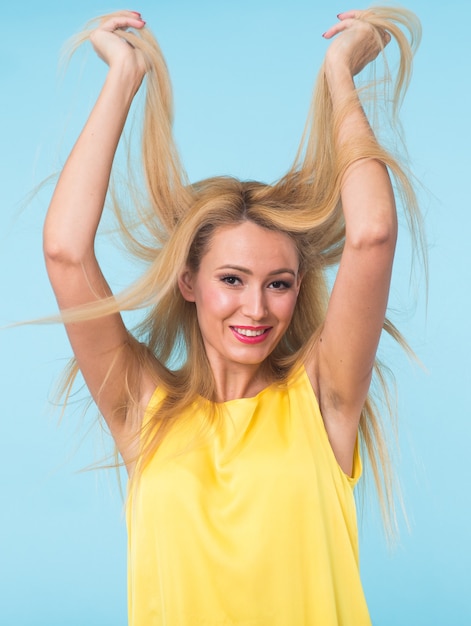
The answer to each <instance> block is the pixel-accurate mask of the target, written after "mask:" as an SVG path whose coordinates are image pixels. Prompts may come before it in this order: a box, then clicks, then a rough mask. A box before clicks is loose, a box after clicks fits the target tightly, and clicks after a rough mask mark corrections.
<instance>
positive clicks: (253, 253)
mask: <svg viewBox="0 0 471 626" xmlns="http://www.w3.org/2000/svg"><path fill="white" fill-rule="evenodd" d="M205 260H206V262H207V263H208V262H209V263H211V264H212V263H216V264H220V265H223V264H237V265H244V267H250V268H253V267H255V268H257V267H260V268H261V269H263V268H267V269H273V268H272V266H274V265H275V266H277V267H284V266H289V267H292V268H293V269H297V267H298V265H299V260H298V253H297V250H296V245H295V243H294V241H293V240H292V239H291V238H290V237H289V236H288V235H287V234H285V233H283V232H280V231H276V230H269V229H267V228H262V227H261V226H258V225H257V224H254V223H253V222H248V221H247V222H243V223H242V224H237V225H234V226H223V227H220V228H217V229H216V230H215V232H214V234H213V236H212V238H211V243H210V246H209V249H208V250H207V252H206V254H205V255H204V257H203V259H202V261H203V262H204V261H205ZM242 261H243V263H242Z"/></svg>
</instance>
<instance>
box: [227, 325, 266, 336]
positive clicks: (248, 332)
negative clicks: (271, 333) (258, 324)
mask: <svg viewBox="0 0 471 626" xmlns="http://www.w3.org/2000/svg"><path fill="white" fill-rule="evenodd" d="M234 330H235V331H236V332H238V333H239V335H244V336H245V337H260V335H263V333H264V332H265V330H250V329H248V328H237V327H235V328H234Z"/></svg>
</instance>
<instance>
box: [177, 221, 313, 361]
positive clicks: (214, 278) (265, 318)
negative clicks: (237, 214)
mask: <svg viewBox="0 0 471 626" xmlns="http://www.w3.org/2000/svg"><path fill="white" fill-rule="evenodd" d="M300 283H301V279H300V276H299V260H298V254H297V250H296V247H295V245H294V243H293V241H292V240H291V239H290V238H289V237H288V235H285V234H284V233H280V232H276V231H270V230H267V229H265V228H261V227H260V226H258V225H256V224H254V223H253V222H243V223H242V224H238V225H236V226H227V227H221V228H219V229H217V230H216V231H215V233H214V235H213V237H212V239H211V242H210V246H209V249H208V250H207V251H206V253H205V254H204V256H203V258H202V259H201V263H200V267H199V270H198V271H197V272H194V273H192V272H191V271H189V270H187V271H185V272H184V273H183V274H182V276H181V277H180V289H181V292H182V295H183V297H184V298H185V299H186V300H188V301H190V302H194V303H195V305H196V310H197V315H198V322H199V325H200V329H201V333H202V336H203V340H204V344H205V347H206V352H207V355H208V358H209V361H210V363H211V364H212V366H213V367H214V366H216V365H221V366H223V365H226V366H229V365H230V364H239V365H257V364H260V363H261V362H262V361H264V360H265V359H266V357H267V356H268V355H269V354H270V353H271V352H272V351H273V349H274V348H275V346H276V345H277V343H278V342H279V340H280V339H281V337H282V335H283V334H284V332H285V331H286V329H287V328H288V326H289V323H290V321H291V318H292V315H293V311H294V307H295V305H296V299H297V297H298V293H299V287H300Z"/></svg>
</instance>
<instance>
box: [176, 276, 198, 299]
mask: <svg viewBox="0 0 471 626" xmlns="http://www.w3.org/2000/svg"><path fill="white" fill-rule="evenodd" d="M178 288H179V289H180V293H181V294H182V296H183V298H184V299H185V300H186V301H187V302H194V301H195V294H194V291H193V273H192V272H190V270H189V269H188V268H186V269H184V270H183V272H182V273H181V274H180V275H179V276H178Z"/></svg>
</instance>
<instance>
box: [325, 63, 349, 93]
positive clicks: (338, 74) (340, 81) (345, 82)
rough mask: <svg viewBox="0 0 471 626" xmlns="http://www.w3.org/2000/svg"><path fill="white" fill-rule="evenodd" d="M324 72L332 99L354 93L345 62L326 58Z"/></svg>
mask: <svg viewBox="0 0 471 626" xmlns="http://www.w3.org/2000/svg"><path fill="white" fill-rule="evenodd" d="M324 72H325V77H326V80H327V85H328V87H329V91H330V94H331V96H332V98H336V97H342V96H348V95H349V94H351V93H352V92H353V91H355V83H354V81H353V76H352V73H351V71H350V69H349V67H348V65H347V64H346V63H345V62H342V61H336V60H333V59H330V58H329V57H326V59H325V62H324Z"/></svg>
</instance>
